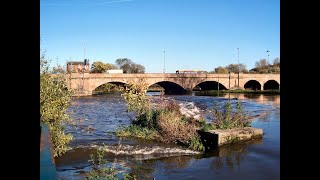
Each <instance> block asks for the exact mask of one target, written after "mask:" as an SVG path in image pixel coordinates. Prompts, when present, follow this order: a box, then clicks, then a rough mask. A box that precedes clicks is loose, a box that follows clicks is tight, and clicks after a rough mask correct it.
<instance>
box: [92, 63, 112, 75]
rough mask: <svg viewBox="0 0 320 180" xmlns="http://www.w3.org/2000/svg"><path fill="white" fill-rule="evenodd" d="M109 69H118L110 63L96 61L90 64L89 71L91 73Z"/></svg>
mask: <svg viewBox="0 0 320 180" xmlns="http://www.w3.org/2000/svg"><path fill="white" fill-rule="evenodd" d="M109 69H118V67H117V66H115V65H114V64H110V63H106V64H105V63H103V62H101V61H96V62H94V63H93V64H92V65H91V72H92V73H104V72H106V71H107V70H109Z"/></svg>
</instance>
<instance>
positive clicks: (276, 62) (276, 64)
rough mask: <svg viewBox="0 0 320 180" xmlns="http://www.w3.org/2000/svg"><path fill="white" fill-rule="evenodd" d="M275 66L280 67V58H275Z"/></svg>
mask: <svg viewBox="0 0 320 180" xmlns="http://www.w3.org/2000/svg"><path fill="white" fill-rule="evenodd" d="M273 65H274V66H279V67H280V58H275V59H274V60H273Z"/></svg>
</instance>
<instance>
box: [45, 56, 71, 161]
mask: <svg viewBox="0 0 320 180" xmlns="http://www.w3.org/2000/svg"><path fill="white" fill-rule="evenodd" d="M71 95H72V92H70V91H69V90H68V88H67V84H66V80H65V78H64V77H63V74H61V75H57V76H55V77H53V76H50V74H49V64H48V61H47V60H46V59H45V56H44V54H42V55H41V56H40V123H42V124H46V125H47V126H48V128H49V130H50V137H51V144H52V151H53V155H54V157H56V156H60V155H62V154H63V153H64V152H65V151H66V150H67V148H68V146H67V144H68V143H69V142H70V141H71V140H72V135H71V134H66V133H65V132H64V129H65V127H64V123H66V122H68V121H69V120H70V117H69V115H68V114H67V113H66V111H67V109H68V107H69V105H70V99H71Z"/></svg>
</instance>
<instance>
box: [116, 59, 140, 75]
mask: <svg viewBox="0 0 320 180" xmlns="http://www.w3.org/2000/svg"><path fill="white" fill-rule="evenodd" d="M116 64H117V66H118V67H119V68H120V69H122V70H123V73H144V72H145V67H144V66H142V65H140V64H136V63H134V62H133V61H132V60H131V59H128V58H119V59H117V60H116Z"/></svg>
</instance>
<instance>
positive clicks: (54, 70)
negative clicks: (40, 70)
mask: <svg viewBox="0 0 320 180" xmlns="http://www.w3.org/2000/svg"><path fill="white" fill-rule="evenodd" d="M65 72H66V71H65V68H64V67H62V66H61V65H60V64H58V65H57V66H56V67H53V68H52V70H51V73H52V74H63V73H65Z"/></svg>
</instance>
